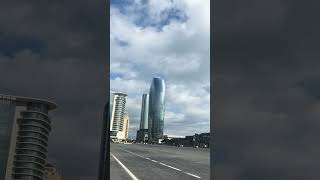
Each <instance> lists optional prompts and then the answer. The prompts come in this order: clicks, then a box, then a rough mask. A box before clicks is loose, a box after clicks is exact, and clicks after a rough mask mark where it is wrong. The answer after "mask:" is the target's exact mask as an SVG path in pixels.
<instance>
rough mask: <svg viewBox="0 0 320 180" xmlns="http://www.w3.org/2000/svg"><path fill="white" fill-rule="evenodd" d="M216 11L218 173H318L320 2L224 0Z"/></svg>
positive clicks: (252, 177) (235, 179) (311, 178)
mask: <svg viewBox="0 0 320 180" xmlns="http://www.w3.org/2000/svg"><path fill="white" fill-rule="evenodd" d="M311 2H312V3H311ZM212 11H213V15H214V27H215V28H214V32H215V39H214V42H213V44H211V45H213V46H214V57H213V58H214V64H213V72H214V73H213V75H214V77H213V78H214V83H215V84H214V87H215V89H214V90H215V93H214V97H213V99H214V109H213V111H212V116H213V117H214V118H213V122H212V123H213V126H214V128H215V132H216V135H215V139H214V141H215V149H216V153H215V154H213V157H214V159H215V166H213V171H214V172H213V175H214V177H215V179H223V180H257V179H258V180H284V179H290V180H299V179H306V180H316V179H319V165H320V159H319V157H320V156H319V153H318V152H319V150H320V144H319V136H320V134H319V132H320V131H319V129H320V123H319V122H320V121H319V120H320V51H319V47H320V44H319V42H320V35H319V32H320V23H319V15H320V14H319V2H318V1H317V2H316V1H308V3H307V2H302V1H297V0H293V1H287V0H268V1H267V0H255V1H250V0H244V1H237V0H223V1H215V3H214V7H213V9H212Z"/></svg>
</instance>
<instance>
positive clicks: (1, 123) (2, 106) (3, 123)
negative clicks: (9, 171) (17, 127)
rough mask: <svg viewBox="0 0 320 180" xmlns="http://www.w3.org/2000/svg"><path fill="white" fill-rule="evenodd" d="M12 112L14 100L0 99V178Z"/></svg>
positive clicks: (4, 167)
mask: <svg viewBox="0 0 320 180" xmlns="http://www.w3.org/2000/svg"><path fill="white" fill-rule="evenodd" d="M14 114H15V102H14V101H11V100H6V99H0V179H4V178H5V174H6V166H7V159H8V155H9V148H10V139H11V131H12V126H13V123H14V122H13V121H14Z"/></svg>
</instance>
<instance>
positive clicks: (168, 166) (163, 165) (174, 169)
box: [159, 163, 181, 171]
mask: <svg viewBox="0 0 320 180" xmlns="http://www.w3.org/2000/svg"><path fill="white" fill-rule="evenodd" d="M159 164H161V165H163V166H167V167H169V168H171V169H174V170H177V171H181V170H180V169H178V168H175V167H172V166H169V165H167V164H164V163H159Z"/></svg>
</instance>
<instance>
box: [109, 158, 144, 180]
mask: <svg viewBox="0 0 320 180" xmlns="http://www.w3.org/2000/svg"><path fill="white" fill-rule="evenodd" d="M110 154H111V155H112V157H113V158H114V159H115V160H116V161H117V162H118V163H119V164H120V166H121V167H122V168H123V169H124V170H126V172H127V173H128V174H129V176H130V177H131V178H132V179H133V180H139V179H138V178H137V177H136V176H135V175H134V174H133V173H132V172H131V171H130V170H129V169H128V168H127V167H126V166H125V165H124V164H122V163H121V161H120V160H119V159H118V158H117V157H116V156H115V155H113V154H112V153H110Z"/></svg>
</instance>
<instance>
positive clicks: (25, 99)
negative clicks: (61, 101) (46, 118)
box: [0, 94, 58, 110]
mask: <svg viewBox="0 0 320 180" xmlns="http://www.w3.org/2000/svg"><path fill="white" fill-rule="evenodd" d="M0 99H8V100H12V101H16V102H20V103H30V102H34V103H41V104H46V105H48V106H49V109H50V110H52V109H56V108H57V107H58V105H57V104H56V103H54V102H51V101H49V100H45V99H38V98H32V97H23V96H13V95H4V94H0Z"/></svg>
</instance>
